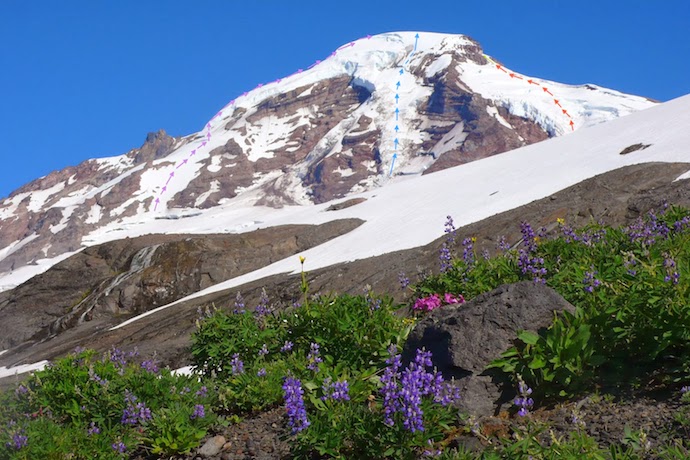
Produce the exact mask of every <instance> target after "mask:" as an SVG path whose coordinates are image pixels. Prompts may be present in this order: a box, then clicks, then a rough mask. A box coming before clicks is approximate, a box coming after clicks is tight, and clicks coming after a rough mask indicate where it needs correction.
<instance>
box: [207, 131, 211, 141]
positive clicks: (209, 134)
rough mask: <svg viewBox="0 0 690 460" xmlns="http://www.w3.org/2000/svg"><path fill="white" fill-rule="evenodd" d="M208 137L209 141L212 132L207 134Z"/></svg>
mask: <svg viewBox="0 0 690 460" xmlns="http://www.w3.org/2000/svg"><path fill="white" fill-rule="evenodd" d="M206 139H208V140H209V141H210V140H211V133H207V134H206Z"/></svg>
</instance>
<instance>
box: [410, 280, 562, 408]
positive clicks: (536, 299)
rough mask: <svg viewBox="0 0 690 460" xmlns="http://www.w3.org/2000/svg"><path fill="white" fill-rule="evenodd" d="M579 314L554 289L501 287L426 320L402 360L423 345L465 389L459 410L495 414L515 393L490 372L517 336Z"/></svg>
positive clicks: (523, 285)
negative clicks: (566, 313)
mask: <svg viewBox="0 0 690 460" xmlns="http://www.w3.org/2000/svg"><path fill="white" fill-rule="evenodd" d="M563 310H567V311H569V312H571V313H574V312H575V307H573V306H572V305H571V304H570V303H569V302H567V301H566V300H565V299H564V298H563V297H561V296H560V295H559V294H558V293H557V292H556V291H554V290H553V289H551V288H549V287H547V286H544V285H542V284H535V283H534V282H532V281H522V282H519V283H515V284H506V285H502V286H499V287H498V288H496V289H494V290H493V291H491V292H487V293H485V294H481V295H479V296H477V297H475V298H474V299H472V300H471V301H469V302H467V303H464V304H455V305H447V306H444V307H442V308H440V309H438V310H435V311H433V312H431V313H430V314H428V315H427V316H426V317H425V318H424V319H422V320H421V321H420V322H419V323H418V324H417V326H416V327H415V329H414V330H413V331H412V332H411V334H410V337H409V338H408V340H407V343H406V345H405V350H404V352H403V359H404V360H409V359H410V358H412V357H413V356H414V353H415V350H416V349H418V348H422V347H424V348H425V349H426V350H429V351H431V352H432V353H433V361H434V366H436V367H437V369H438V370H439V371H440V372H441V373H442V374H443V376H444V377H445V378H446V379H450V378H455V381H456V385H457V386H458V387H459V388H460V390H461V395H462V399H461V401H460V407H461V409H464V410H466V411H467V412H469V413H470V414H473V415H477V416H483V415H497V414H498V412H499V411H501V410H502V409H506V408H507V407H508V405H509V404H510V401H511V400H512V399H513V398H514V396H515V390H514V389H513V388H512V386H511V385H510V382H509V381H507V380H506V378H505V376H503V375H502V373H501V372H500V371H498V370H496V369H490V370H486V366H488V365H489V363H490V362H491V361H493V360H494V359H496V358H498V357H500V355H501V353H503V352H504V351H506V350H507V349H508V348H510V347H511V346H512V345H513V343H514V341H515V340H516V338H517V332H518V331H520V330H527V331H533V332H539V331H541V330H544V329H546V328H548V327H549V326H550V325H551V324H552V322H553V319H554V312H562V311H563Z"/></svg>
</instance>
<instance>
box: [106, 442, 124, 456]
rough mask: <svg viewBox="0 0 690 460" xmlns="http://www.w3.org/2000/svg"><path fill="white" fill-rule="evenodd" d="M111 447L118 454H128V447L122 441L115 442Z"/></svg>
mask: <svg viewBox="0 0 690 460" xmlns="http://www.w3.org/2000/svg"><path fill="white" fill-rule="evenodd" d="M110 447H112V448H113V450H114V451H115V452H118V453H120V454H124V453H125V452H127V446H125V443H123V442H122V441H117V442H114V443H113V444H112V445H111V446H110Z"/></svg>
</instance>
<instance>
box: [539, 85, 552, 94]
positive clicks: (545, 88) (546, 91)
mask: <svg viewBox="0 0 690 460" xmlns="http://www.w3.org/2000/svg"><path fill="white" fill-rule="evenodd" d="M541 89H543V90H544V92H545V93H548V94H551V91H549V88H547V87H546V86H542V87H541ZM551 96H553V94H551Z"/></svg>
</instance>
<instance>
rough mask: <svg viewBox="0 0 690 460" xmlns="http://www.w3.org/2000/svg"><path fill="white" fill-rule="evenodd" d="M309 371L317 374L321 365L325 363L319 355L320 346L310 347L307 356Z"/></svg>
mask: <svg viewBox="0 0 690 460" xmlns="http://www.w3.org/2000/svg"><path fill="white" fill-rule="evenodd" d="M307 362H308V363H309V364H307V369H309V370H312V371H314V372H316V371H317V370H318V369H319V363H321V362H323V359H321V356H320V354H319V344H318V343H312V344H311V345H310V346H309V354H307Z"/></svg>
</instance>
